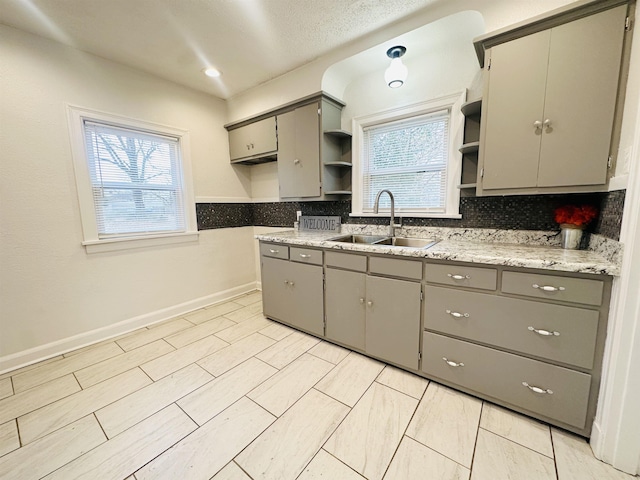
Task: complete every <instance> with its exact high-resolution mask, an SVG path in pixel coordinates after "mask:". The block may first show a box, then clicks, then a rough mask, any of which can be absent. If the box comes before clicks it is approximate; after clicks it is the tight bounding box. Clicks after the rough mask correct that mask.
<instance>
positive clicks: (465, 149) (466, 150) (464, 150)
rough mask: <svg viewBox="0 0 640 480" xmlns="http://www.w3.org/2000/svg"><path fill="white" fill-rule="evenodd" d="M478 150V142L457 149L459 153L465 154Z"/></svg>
mask: <svg viewBox="0 0 640 480" xmlns="http://www.w3.org/2000/svg"><path fill="white" fill-rule="evenodd" d="M479 148H480V142H469V143H465V144H464V145H462V146H461V147H460V148H459V150H460V153H462V154H465V153H474V152H477V151H478V149H479Z"/></svg>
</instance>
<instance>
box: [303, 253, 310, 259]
mask: <svg viewBox="0 0 640 480" xmlns="http://www.w3.org/2000/svg"><path fill="white" fill-rule="evenodd" d="M300 257H302V258H311V255H306V254H304V253H301V254H300Z"/></svg>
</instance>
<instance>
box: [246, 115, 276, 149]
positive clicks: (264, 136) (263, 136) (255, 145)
mask: <svg viewBox="0 0 640 480" xmlns="http://www.w3.org/2000/svg"><path fill="white" fill-rule="evenodd" d="M248 126H249V127H251V128H250V131H249V146H250V147H251V155H260V154H262V153H270V152H275V151H276V150H278V140H277V137H276V117H269V118H265V119H264V120H260V121H259V122H255V123H252V124H251V125H248Z"/></svg>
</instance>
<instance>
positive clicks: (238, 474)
mask: <svg viewBox="0 0 640 480" xmlns="http://www.w3.org/2000/svg"><path fill="white" fill-rule="evenodd" d="M211 480H251V477H250V476H249V475H247V474H246V473H244V472H243V471H242V469H241V468H240V467H239V466H238V465H237V464H236V463H235V462H231V463H229V464H228V465H227V466H226V467H224V468H223V469H222V470H220V471H219V472H218V473H217V474H216V475H214V477H213V478H212V479H211Z"/></svg>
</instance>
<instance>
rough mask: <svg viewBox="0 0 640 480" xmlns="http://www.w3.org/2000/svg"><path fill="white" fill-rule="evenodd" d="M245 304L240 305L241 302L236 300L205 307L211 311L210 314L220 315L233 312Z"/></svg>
mask: <svg viewBox="0 0 640 480" xmlns="http://www.w3.org/2000/svg"><path fill="white" fill-rule="evenodd" d="M243 306H244V305H240V304H239V303H235V302H224V303H218V304H216V305H209V306H208V307H205V310H206V311H207V312H209V314H213V315H215V316H216V317H218V316H220V315H224V314H225V313H229V312H233V311H234V310H239V309H241V308H242V307H243ZM209 318H211V317H209ZM191 321H193V320H191ZM196 323H200V322H196Z"/></svg>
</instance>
